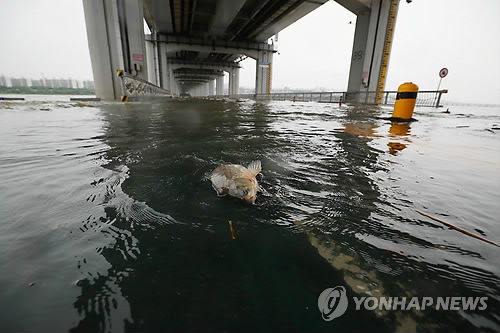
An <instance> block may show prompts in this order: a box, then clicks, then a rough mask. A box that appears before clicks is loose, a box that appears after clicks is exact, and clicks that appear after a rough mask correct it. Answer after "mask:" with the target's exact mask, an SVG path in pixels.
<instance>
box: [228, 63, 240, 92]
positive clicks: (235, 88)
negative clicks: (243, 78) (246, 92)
mask: <svg viewBox="0 0 500 333" xmlns="http://www.w3.org/2000/svg"><path fill="white" fill-rule="evenodd" d="M239 92H240V69H239V68H238V67H233V68H231V69H230V70H229V92H228V93H229V96H234V95H238V94H239Z"/></svg>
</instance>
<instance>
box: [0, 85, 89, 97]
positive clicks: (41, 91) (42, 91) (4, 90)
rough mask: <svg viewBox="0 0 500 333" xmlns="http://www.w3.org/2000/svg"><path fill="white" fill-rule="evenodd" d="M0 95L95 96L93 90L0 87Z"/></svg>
mask: <svg viewBox="0 0 500 333" xmlns="http://www.w3.org/2000/svg"><path fill="white" fill-rule="evenodd" d="M0 94H20V95H28V94H29V95H95V90H93V89H84V88H81V89H73V88H31V87H0Z"/></svg>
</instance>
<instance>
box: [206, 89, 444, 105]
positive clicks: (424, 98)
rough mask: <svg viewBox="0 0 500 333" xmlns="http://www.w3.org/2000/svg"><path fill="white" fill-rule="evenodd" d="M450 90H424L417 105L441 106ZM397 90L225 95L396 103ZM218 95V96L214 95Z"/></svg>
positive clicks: (360, 102)
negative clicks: (444, 95)
mask: <svg viewBox="0 0 500 333" xmlns="http://www.w3.org/2000/svg"><path fill="white" fill-rule="evenodd" d="M447 92H448V90H423V91H419V92H418V94H417V100H416V103H415V105H416V106H428V107H439V106H440V103H441V96H442V94H445V93H447ZM396 95H397V91H359V92H345V91H326V92H325V91H322V92H286V93H285V92H283V93H281V92H276V93H271V94H269V95H255V94H239V95H235V96H227V95H226V96H224V97H233V98H255V99H267V100H273V101H296V102H319V103H349V104H380V105H394V103H395V102H396ZM214 97H216V96H214Z"/></svg>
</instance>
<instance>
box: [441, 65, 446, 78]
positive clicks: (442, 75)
mask: <svg viewBox="0 0 500 333" xmlns="http://www.w3.org/2000/svg"><path fill="white" fill-rule="evenodd" d="M446 75H448V68H446V67H445V68H442V69H441V70H440V71H439V77H440V78H443V77H445V76H446Z"/></svg>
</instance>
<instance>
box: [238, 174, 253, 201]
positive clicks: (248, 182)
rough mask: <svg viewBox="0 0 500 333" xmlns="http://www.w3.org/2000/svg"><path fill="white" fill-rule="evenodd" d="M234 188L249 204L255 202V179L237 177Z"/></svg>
mask: <svg viewBox="0 0 500 333" xmlns="http://www.w3.org/2000/svg"><path fill="white" fill-rule="evenodd" d="M236 190H237V193H238V197H239V198H241V199H243V200H245V201H246V202H248V203H251V204H254V203H255V199H257V186H256V182H255V181H253V180H252V179H247V178H238V179H236Z"/></svg>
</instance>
